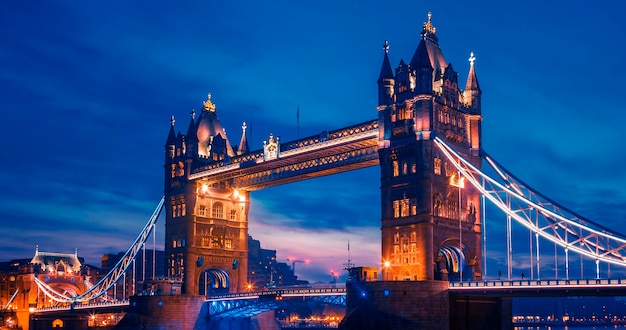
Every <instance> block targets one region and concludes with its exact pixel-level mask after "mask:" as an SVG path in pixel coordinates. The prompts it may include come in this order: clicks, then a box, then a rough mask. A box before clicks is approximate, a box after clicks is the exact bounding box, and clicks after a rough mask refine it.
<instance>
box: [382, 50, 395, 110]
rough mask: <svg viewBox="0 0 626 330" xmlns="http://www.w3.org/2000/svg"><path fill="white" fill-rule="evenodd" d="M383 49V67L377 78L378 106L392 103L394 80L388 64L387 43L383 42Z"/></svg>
mask: <svg viewBox="0 0 626 330" xmlns="http://www.w3.org/2000/svg"><path fill="white" fill-rule="evenodd" d="M383 49H384V50H385V56H384V57H383V65H382V67H381V68H380V75H379V76H378V105H385V104H392V103H393V102H394V84H395V80H394V77H393V71H392V70H391V64H390V63H389V41H387V40H385V44H384V46H383Z"/></svg>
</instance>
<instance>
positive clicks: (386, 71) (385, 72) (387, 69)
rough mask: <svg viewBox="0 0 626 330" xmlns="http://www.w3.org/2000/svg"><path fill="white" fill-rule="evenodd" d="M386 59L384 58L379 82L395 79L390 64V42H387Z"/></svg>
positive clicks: (385, 47)
mask: <svg viewBox="0 0 626 330" xmlns="http://www.w3.org/2000/svg"><path fill="white" fill-rule="evenodd" d="M384 49H385V57H383V65H382V67H381V68H380V75H379V76H378V81H379V82H380V81H382V80H383V79H393V70H391V63H389V41H387V40H385V45H384Z"/></svg>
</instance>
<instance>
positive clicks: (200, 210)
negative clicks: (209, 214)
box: [198, 205, 206, 216]
mask: <svg viewBox="0 0 626 330" xmlns="http://www.w3.org/2000/svg"><path fill="white" fill-rule="evenodd" d="M198 213H199V215H201V216H205V215H206V205H200V208H199V210H198Z"/></svg>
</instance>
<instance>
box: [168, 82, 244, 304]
mask: <svg viewBox="0 0 626 330" xmlns="http://www.w3.org/2000/svg"><path fill="white" fill-rule="evenodd" d="M247 152H248V142H247V139H246V131H245V124H244V127H243V134H242V138H241V142H240V144H239V148H237V149H236V151H235V150H234V148H233V147H232V146H231V145H230V143H229V141H228V139H227V137H226V132H225V131H224V129H223V128H222V125H221V124H220V122H219V120H218V118H217V112H216V107H215V104H213V103H212V102H211V95H210V94H209V96H208V99H207V100H206V101H205V102H204V104H203V109H202V112H201V113H200V115H199V118H198V119H197V120H196V118H195V113H194V112H193V111H192V113H191V121H190V123H189V127H188V129H187V133H186V134H181V133H180V132H179V133H178V134H176V133H175V132H174V118H173V117H172V126H171V128H170V132H169V135H168V138H167V141H166V143H165V165H164V170H165V173H164V174H165V182H164V184H165V189H164V190H165V210H166V218H165V258H166V264H165V269H166V275H167V276H168V277H169V278H170V279H179V280H181V281H182V292H183V294H188V295H206V294H224V293H229V292H231V293H232V292H238V291H240V290H243V288H245V285H246V282H247V270H248V246H247V244H248V209H249V207H250V199H249V192H247V191H239V190H237V189H234V188H233V187H232V186H231V183H230V182H229V181H228V180H225V181H215V182H213V181H209V180H203V179H194V178H193V177H192V176H191V173H192V169H196V168H201V167H207V166H219V165H223V164H227V163H228V160H229V158H230V157H233V156H235V155H237V154H243V153H247Z"/></svg>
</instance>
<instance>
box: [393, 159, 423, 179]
mask: <svg viewBox="0 0 626 330" xmlns="http://www.w3.org/2000/svg"><path fill="white" fill-rule="evenodd" d="M392 166H393V176H394V177H397V176H400V175H407V174H414V173H417V164H415V161H414V160H410V161H408V162H407V161H397V160H394V161H393V164H392Z"/></svg>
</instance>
